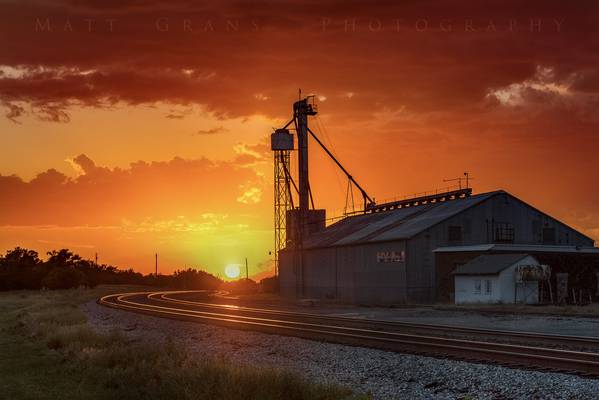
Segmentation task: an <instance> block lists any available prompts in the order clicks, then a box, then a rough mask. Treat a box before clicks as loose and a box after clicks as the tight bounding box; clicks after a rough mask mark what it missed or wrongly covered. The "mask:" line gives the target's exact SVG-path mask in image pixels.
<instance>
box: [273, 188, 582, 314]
mask: <svg viewBox="0 0 599 400" xmlns="http://www.w3.org/2000/svg"><path fill="white" fill-rule="evenodd" d="M490 243H511V244H531V245H532V244H535V245H563V246H585V247H592V246H593V245H594V241H593V239H591V238H589V237H587V236H585V235H583V234H582V233H580V232H578V231H576V230H574V229H572V228H570V227H568V226H567V225H565V224H564V223H561V222H560V221H558V220H556V219H555V218H552V217H550V216H549V215H547V214H545V213H543V212H541V211H539V210H537V209H535V208H534V207H532V206H530V205H528V204H526V203H525V202H523V201H521V200H519V199H518V198H516V197H514V196H512V195H510V194H509V193H507V192H505V191H502V190H500V191H495V192H490V193H483V194H478V195H473V196H469V197H466V198H458V199H455V200H447V201H440V202H434V203H428V204H422V205H415V206H410V207H405V208H397V209H393V210H390V211H383V212H376V213H370V214H363V215H356V216H352V217H347V218H345V219H343V220H341V221H339V222H337V223H334V224H332V225H330V226H328V227H326V229H324V230H323V231H321V232H317V233H314V234H312V235H311V236H310V237H309V238H308V239H306V240H305V241H304V245H303V251H302V252H301V254H300V252H299V251H298V250H294V249H289V248H288V249H284V250H282V251H281V252H280V254H279V259H280V264H279V269H280V272H279V282H280V290H281V293H282V294H283V295H285V296H290V297H308V298H331V299H339V300H343V301H347V302H353V303H361V304H389V303H430V302H433V301H435V300H436V299H437V287H436V286H437V277H436V273H435V255H434V253H433V250H435V249H437V248H440V247H444V246H466V245H482V244H490Z"/></svg>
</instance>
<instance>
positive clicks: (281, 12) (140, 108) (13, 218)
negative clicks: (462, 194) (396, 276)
mask: <svg viewBox="0 0 599 400" xmlns="http://www.w3.org/2000/svg"><path fill="white" fill-rule="evenodd" d="M0 49H1V50H0V112H1V114H2V115H0V251H2V250H4V249H10V248H13V247H15V246H22V247H28V248H32V249H36V250H37V251H39V252H40V253H41V254H44V253H45V252H46V251H48V250H50V249H57V248H63V247H67V248H69V249H71V250H73V251H75V252H77V253H78V254H80V255H82V256H84V257H89V258H93V257H94V255H95V254H96V253H97V254H98V258H99V262H100V263H109V264H113V265H116V266H119V267H121V268H129V267H131V268H134V269H136V270H138V271H141V272H144V273H147V272H151V271H153V269H154V254H155V253H158V254H159V270H160V271H162V272H164V273H170V272H172V271H173V270H175V269H180V268H184V267H195V268H203V269H205V270H207V271H209V272H212V273H214V274H220V275H221V276H222V275H223V271H224V268H225V267H226V265H229V264H243V263H244V262H245V258H246V257H247V258H248V264H249V271H250V275H251V276H252V277H255V278H259V277H264V276H268V275H269V274H271V273H272V254H269V252H271V251H272V250H273V247H274V244H273V242H274V233H273V200H272V199H273V184H272V181H273V172H272V170H273V167H272V154H271V152H270V147H269V142H268V140H269V135H270V133H271V132H272V131H273V128H276V127H280V126H282V125H284V124H285V123H286V122H287V121H288V120H289V118H290V116H291V109H292V103H293V101H295V100H296V99H297V98H298V89H299V88H301V89H302V93H304V94H314V95H315V96H316V102H317V104H318V109H319V113H318V117H317V118H314V119H313V120H311V121H310V124H311V126H312V127H313V128H314V130H315V132H316V133H317V134H318V135H319V136H320V137H321V138H322V139H323V141H324V142H325V143H326V144H327V145H328V146H330V147H331V148H332V150H333V152H334V154H335V155H336V156H337V157H338V158H339V159H340V160H341V162H342V163H343V164H344V165H345V166H346V168H347V169H349V170H350V171H351V173H352V175H353V176H354V178H355V179H356V180H357V181H358V182H359V183H360V184H361V185H362V186H363V187H364V188H365V189H366V191H367V192H368V193H369V194H370V195H371V196H373V197H375V198H376V199H377V200H378V201H379V202H381V201H384V200H385V199H391V198H394V197H396V196H405V195H410V194H412V193H419V192H423V191H428V190H435V189H438V188H442V187H444V186H447V185H448V184H450V183H447V182H444V180H445V179H451V178H456V177H459V176H462V174H463V172H465V171H468V172H469V173H470V174H471V176H472V177H473V178H474V179H473V180H472V181H471V182H472V186H473V188H474V191H475V192H485V191H489V190H496V189H504V190H507V191H509V192H511V193H513V194H514V195H516V196H518V197H520V198H521V199H523V200H524V201H526V202H528V203H530V204H532V205H534V206H536V207H538V208H540V209H541V210H543V211H545V212H546V213H548V214H550V215H553V216H555V217H556V218H558V219H561V220H563V221H564V222H565V223H567V224H569V225H571V226H572V227H574V228H576V229H579V230H580V231H581V232H583V233H585V234H586V235H588V236H590V237H592V238H594V239H595V240H599V184H598V183H599V179H598V178H597V172H598V171H599V160H598V157H597V155H598V150H599V113H598V112H597V110H598V109H599V3H597V2H596V1H576V2H563V1H547V0H544V1H528V2H526V3H524V2H520V1H487V2H484V4H482V2H473V1H472V2H468V1H463V0H462V1H401V2H399V1H368V2H366V1H343V2H341V1H299V0H291V1H278V0H277V1H275V0H262V1H251V2H250V1H242V0H237V1H211V2H191V1H182V0H181V1H178V0H175V1H169V2H162V1H139V0H130V1H112V0H104V1H89V0H57V1H47V0H39V1H27V0H25V1H23V0H20V1H16V0H15V1H11V0H0ZM310 147H311V153H310V163H311V164H310V171H311V172H310V178H311V187H312V190H313V192H314V197H315V203H316V206H317V207H318V208H321V207H322V208H326V209H327V216H328V217H333V216H338V215H341V213H342V210H343V208H344V204H345V197H346V185H347V181H346V180H345V178H344V177H343V175H342V174H341V173H340V172H339V171H338V170H337V169H336V168H335V167H334V165H333V164H332V162H331V161H330V160H328V159H327V158H326V156H325V155H324V154H323V153H322V152H321V151H320V150H319V149H318V148H317V146H316V144H315V143H310Z"/></svg>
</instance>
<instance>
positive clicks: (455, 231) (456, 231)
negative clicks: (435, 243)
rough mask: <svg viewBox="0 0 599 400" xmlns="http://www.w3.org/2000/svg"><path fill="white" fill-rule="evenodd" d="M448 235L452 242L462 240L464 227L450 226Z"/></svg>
mask: <svg viewBox="0 0 599 400" xmlns="http://www.w3.org/2000/svg"><path fill="white" fill-rule="evenodd" d="M447 237H448V239H449V241H450V242H461V241H462V227H461V226H450V227H449V228H448V231H447Z"/></svg>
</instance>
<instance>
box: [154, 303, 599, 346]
mask: <svg viewBox="0 0 599 400" xmlns="http://www.w3.org/2000/svg"><path fill="white" fill-rule="evenodd" d="M191 293H196V291H182V292H181V291H165V292H155V293H151V294H150V295H148V297H149V298H150V299H152V300H157V301H166V302H172V303H177V304H185V305H189V306H194V307H200V308H207V309H219V310H230V311H235V312H240V313H248V314H260V315H273V316H281V317H290V318H296V319H301V320H306V319H310V320H314V321H328V322H336V323H340V324H343V325H345V326H356V327H361V326H366V327H368V328H370V329H380V330H384V329H392V330H411V329H412V330H421V331H423V332H426V333H428V334H432V332H438V333H440V334H447V333H457V334H462V335H472V336H485V337H492V338H497V337H500V338H503V339H516V340H520V341H523V340H526V341H534V342H535V343H543V344H554V345H561V346H564V347H572V346H583V347H596V348H599V337H591V336H570V335H558V334H548V333H539V332H526V331H513V330H495V329H485V328H468V327H459V326H454V325H443V324H423V323H413V322H403V321H385V320H375V319H364V318H350V317H339V316H329V315H322V314H313V313H299V312H294V311H281V310H272V309H263V308H251V307H241V306H234V305H224V304H214V303H205V302H198V301H190V300H183V299H177V298H173V297H171V296H170V295H173V294H191Z"/></svg>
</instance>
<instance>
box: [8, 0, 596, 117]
mask: <svg viewBox="0 0 599 400" xmlns="http://www.w3.org/2000/svg"><path fill="white" fill-rule="evenodd" d="M306 4H308V5H306ZM597 4H598V3H596V2H591V1H582V2H577V3H567V4H566V3H563V2H557V1H533V2H527V3H526V4H523V3H521V2H517V1H507V2H505V1H490V2H485V4H484V5H482V4H480V5H476V4H474V5H473V4H472V3H471V2H465V1H448V2H444V3H443V4H436V3H435V4H434V5H433V4H431V3H428V2H391V1H375V2H363V1H349V2H343V3H341V2H337V1H326V2H308V3H306V2H300V1H282V2H281V1H259V2H252V3H251V4H250V3H249V2H235V1H221V2H216V3H211V4H209V5H207V4H204V5H194V4H192V3H189V2H186V1H174V2H169V3H168V4H165V3H163V2H149V3H146V2H144V3H140V2H128V3H126V4H125V5H124V6H122V7H121V6H116V5H115V4H106V3H105V2H92V1H88V2H71V1H63V2H54V3H37V4H34V3H31V4H29V5H27V4H26V3H16V2H15V3H9V4H8V5H5V6H4V8H5V12H3V13H2V15H3V17H0V19H1V20H2V25H1V26H2V27H3V29H4V30H6V31H7V33H12V34H11V35H5V36H4V38H5V39H1V40H2V41H3V42H2V43H0V44H1V45H2V47H3V49H4V51H3V52H2V53H1V54H0V65H9V66H14V67H18V68H21V69H25V70H26V71H27V73H26V74H25V75H24V76H22V77H7V76H5V75H3V76H2V78H1V79H0V96H1V98H2V99H4V100H5V101H7V102H11V104H14V103H15V102H18V101H22V102H27V103H30V104H34V105H37V106H38V107H42V106H41V105H42V104H50V106H48V107H50V108H46V109H42V110H41V114H40V115H41V116H42V118H45V119H47V120H53V121H66V120H67V114H65V113H67V112H68V109H69V107H70V106H71V105H72V104H82V105H86V106H101V105H103V104H104V105H106V104H114V103H115V102H118V101H123V102H126V103H130V104H140V103H152V102H156V101H166V102H171V103H179V104H190V103H194V104H201V105H203V106H205V107H206V108H207V109H208V110H210V111H213V112H215V113H216V114H217V115H220V116H223V117H226V116H246V115H251V114H254V113H260V114H266V115H270V116H285V115H287V114H288V107H287V106H286V105H287V104H288V103H289V101H290V100H292V99H293V98H294V94H295V93H296V91H297V88H298V87H300V86H301V87H302V88H304V89H305V91H306V92H309V91H316V92H318V93H319V94H323V95H325V96H326V97H327V102H328V104H327V105H328V109H329V110H331V111H334V112H336V113H339V114H340V115H351V116H353V118H362V119H365V118H368V117H369V116H370V115H369V113H368V111H367V110H370V111H373V110H380V109H381V108H384V107H388V108H391V109H396V108H399V107H401V106H406V107H409V109H410V110H412V111H415V112H437V111H440V110H445V111H447V110H452V111H455V112H472V111H473V110H474V109H475V105H477V104H480V103H481V102H482V101H484V99H485V96H486V94H487V92H488V90H489V89H493V88H497V87H504V86H507V85H509V84H511V83H514V82H521V81H523V80H526V79H529V78H531V77H533V76H534V74H535V71H536V69H537V67H538V66H539V65H541V66H547V67H551V68H553V69H554V71H555V74H556V77H555V78H556V79H558V80H559V79H560V78H561V77H568V76H573V75H576V76H577V82H579V83H578V84H576V85H574V86H573V90H579V88H580V89H581V90H583V88H586V87H587V86H589V85H591V82H592V81H593V79H594V78H593V76H594V74H595V73H596V70H597V67H596V66H597V65H598V64H599V38H598V36H597V26H599V12H597V11H598V5H597ZM37 18H42V20H43V22H44V23H45V21H46V18H48V19H49V21H50V24H51V28H52V30H53V31H52V32H46V31H44V32H40V31H39V30H40V29H39V28H38V32H36V31H35V30H36V19H37ZM323 18H325V20H324V21H327V22H326V29H323ZM67 19H68V21H69V22H70V24H71V25H72V29H73V32H71V31H70V30H67V31H66V32H65V27H64V25H65V23H66V21H67ZM86 19H92V20H93V21H94V24H93V27H92V29H91V32H88V30H89V28H88V26H87V22H86ZM107 19H114V20H115V21H114V26H113V30H112V31H110V29H109V26H108V25H107V22H106V20H107ZM354 19H355V24H354V22H353V21H354ZM531 20H532V21H533V22H532V31H531ZM539 20H540V25H539V22H538V21H539ZM157 21H162V22H159V23H158V25H159V27H157V26H156V23H157ZM511 21H515V22H511ZM208 22H210V24H211V25H212V26H213V29H211V30H209V31H208V32H206V31H205V30H204V29H203V27H204V26H205V25H206V24H207V23H208ZM490 22H492V26H493V27H494V28H493V29H489V26H491V24H490ZM558 23H559V28H558ZM161 24H162V25H161ZM231 24H233V25H234V26H238V28H231V27H230V25H231ZM511 24H513V26H512V25H511ZM167 25H168V31H162V30H165V29H166V26H167ZM354 26H355V31H354V28H353V27H354ZM511 26H512V27H511ZM186 27H188V28H186ZM348 27H349V28H348ZM379 27H380V29H379ZM423 27H425V29H424V28H423ZM510 27H511V28H510ZM348 29H349V30H348ZM188 30H191V32H188ZM539 30H540V31H539ZM298 37H301V38H302V40H301V41H299V42H298V41H297V38H298ZM591 86H592V85H591ZM346 92H353V93H355V96H353V97H352V98H351V99H348V98H347V97H345V96H344V93H346ZM59 110H60V111H62V112H59ZM178 116H179V114H172V117H174V118H178Z"/></svg>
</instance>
